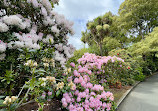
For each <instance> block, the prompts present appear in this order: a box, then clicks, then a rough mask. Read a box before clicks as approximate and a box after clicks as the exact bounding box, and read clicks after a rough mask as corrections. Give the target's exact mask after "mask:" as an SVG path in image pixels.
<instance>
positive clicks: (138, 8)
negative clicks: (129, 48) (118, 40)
mask: <svg viewBox="0 0 158 111" xmlns="http://www.w3.org/2000/svg"><path fill="white" fill-rule="evenodd" d="M157 7H158V2H157V0H125V1H124V2H123V3H122V4H121V6H120V8H119V12H118V13H119V22H120V27H122V28H123V29H125V30H126V31H127V32H129V33H131V34H134V35H133V36H134V41H140V40H141V39H143V38H144V36H145V35H146V34H148V33H150V32H152V30H153V28H154V27H156V26H158V8H157ZM136 38H137V39H136Z"/></svg>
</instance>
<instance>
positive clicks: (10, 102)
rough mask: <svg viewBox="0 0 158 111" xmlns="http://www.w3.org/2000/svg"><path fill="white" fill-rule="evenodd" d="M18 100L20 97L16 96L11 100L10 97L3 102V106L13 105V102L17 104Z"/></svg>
mask: <svg viewBox="0 0 158 111" xmlns="http://www.w3.org/2000/svg"><path fill="white" fill-rule="evenodd" d="M17 99H18V97H16V96H12V97H11V98H10V97H9V96H7V97H6V98H5V101H4V102H3V104H12V103H13V102H15V101H16V100H17Z"/></svg>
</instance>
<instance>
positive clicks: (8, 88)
mask: <svg viewBox="0 0 158 111" xmlns="http://www.w3.org/2000/svg"><path fill="white" fill-rule="evenodd" d="M55 4H58V0H18V1H17V0H1V1H0V72H1V77H0V80H1V83H0V88H1V90H2V91H1V94H2V93H5V95H9V96H11V95H18V101H19V104H18V106H19V105H20V104H21V103H22V102H24V101H25V102H26V101H29V100H31V99H33V97H36V101H38V100H37V97H38V96H41V95H42V92H47V93H48V92H52V93H53V91H55V92H54V93H56V90H52V91H50V90H51V89H52V85H53V86H54V84H56V85H57V84H58V82H59V81H62V73H63V70H64V69H66V67H65V64H66V61H67V60H68V59H69V58H71V57H72V56H73V52H74V50H75V48H74V47H73V46H72V45H70V44H68V38H69V37H68V34H71V35H72V34H73V33H74V32H73V29H72V26H73V23H72V22H70V21H68V20H67V19H66V18H65V17H64V16H63V15H60V14H58V13H56V12H55V11H53V8H54V5H55ZM46 76H48V77H51V78H52V77H55V79H56V83H53V84H52V85H49V87H46V85H47V84H48V82H46V80H48V79H39V78H46ZM48 77H47V78H48ZM51 80H52V79H51ZM49 84H50V83H49ZM56 85H55V86H56ZM41 86H42V87H46V88H42V87H41ZM59 86H60V85H59ZM54 89H57V88H54ZM49 95H51V93H49ZM52 95H55V94H52ZM23 96H24V98H21V99H20V97H23ZM52 97H53V96H52ZM4 104H6V105H8V107H9V106H10V104H9V103H8V99H7V100H6V102H4Z"/></svg>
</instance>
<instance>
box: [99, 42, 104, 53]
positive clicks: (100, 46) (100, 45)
mask: <svg viewBox="0 0 158 111" xmlns="http://www.w3.org/2000/svg"><path fill="white" fill-rule="evenodd" d="M99 48H100V55H101V56H103V51H102V44H101V43H100V44H99Z"/></svg>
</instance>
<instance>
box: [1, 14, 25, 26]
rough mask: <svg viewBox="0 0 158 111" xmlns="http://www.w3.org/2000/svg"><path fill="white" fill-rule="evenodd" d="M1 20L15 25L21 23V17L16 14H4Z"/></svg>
mask: <svg viewBox="0 0 158 111" xmlns="http://www.w3.org/2000/svg"><path fill="white" fill-rule="evenodd" d="M3 22H4V23H6V24H7V25H17V26H19V25H20V23H22V19H20V18H19V17H18V16H17V15H10V16H4V17H3Z"/></svg>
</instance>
